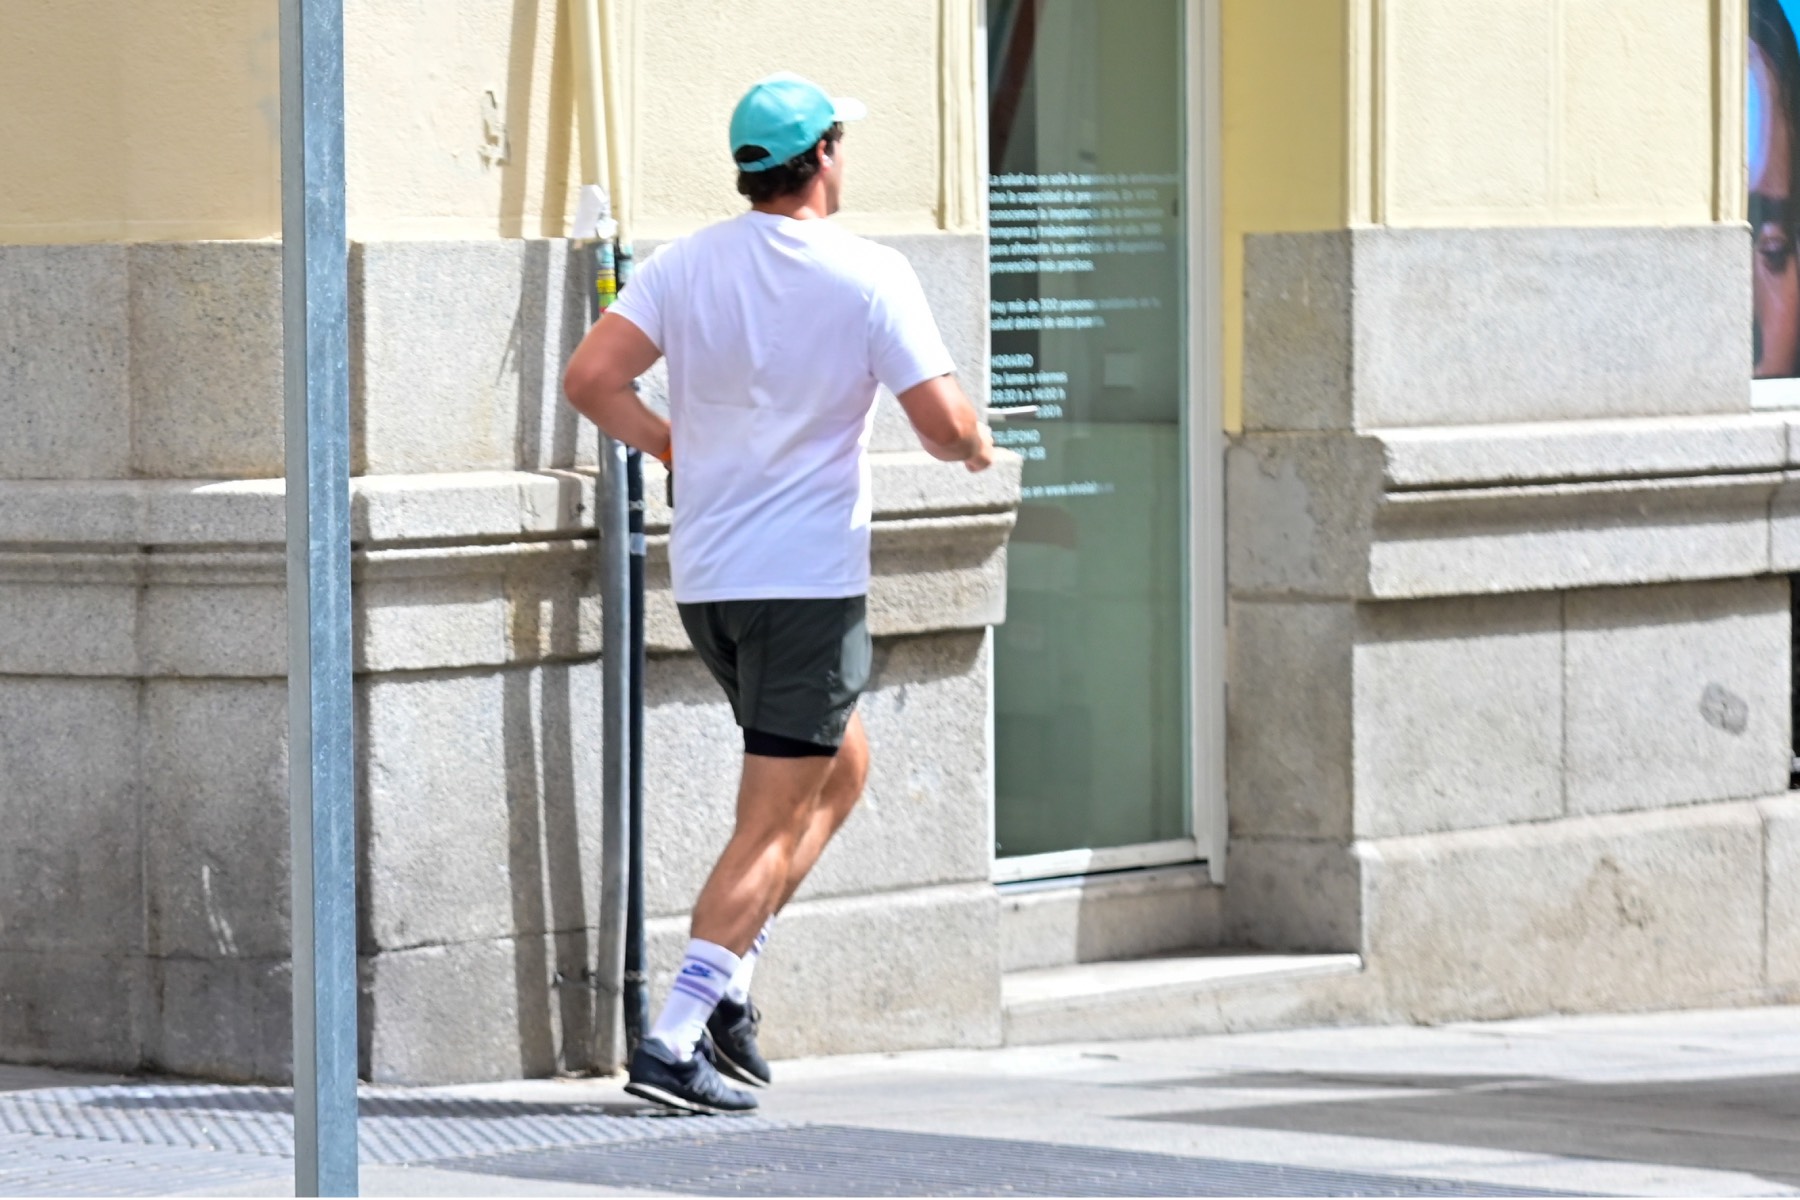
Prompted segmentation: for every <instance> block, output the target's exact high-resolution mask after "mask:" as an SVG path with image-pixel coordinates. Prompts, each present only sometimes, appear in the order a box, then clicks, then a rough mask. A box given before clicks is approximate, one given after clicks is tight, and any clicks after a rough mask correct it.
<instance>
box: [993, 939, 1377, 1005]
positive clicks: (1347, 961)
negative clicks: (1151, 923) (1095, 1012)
mask: <svg viewBox="0 0 1800 1200" xmlns="http://www.w3.org/2000/svg"><path fill="white" fill-rule="evenodd" d="M1362 969H1363V959H1362V955H1360V954H1345V953H1335V954H1282V953H1276V952H1262V951H1244V950H1187V951H1177V952H1174V953H1169V954H1158V955H1154V956H1152V957H1149V958H1135V959H1125V960H1121V961H1116V962H1095V963H1075V964H1073V965H1071V966H1065V967H1037V968H1034V969H1032V970H1027V971H1013V972H1010V973H1008V974H1006V975H1003V976H1002V977H1001V982H1000V995H1001V1002H1002V1004H1003V1006H1004V1007H1005V1008H1006V1009H1007V1011H1008V1012H1011V1011H1014V1010H1017V1009H1028V1008H1034V1007H1037V1006H1040V1005H1051V1006H1054V1005H1060V1004H1066V1003H1069V1002H1072V1001H1074V1002H1079V1001H1082V1000H1089V999H1099V998H1102V997H1112V996H1124V995H1129V994H1131V993H1135V992H1160V991H1165V990H1174V991H1184V992H1185V991H1207V990H1211V989H1214V988H1226V987H1236V986H1240V985H1253V984H1258V983H1278V982H1288V981H1290V980H1297V979H1311V978H1316V977H1319V976H1325V975H1354V974H1356V973H1357V972H1359V971H1361V970H1362Z"/></svg>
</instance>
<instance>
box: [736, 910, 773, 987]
mask: <svg viewBox="0 0 1800 1200" xmlns="http://www.w3.org/2000/svg"><path fill="white" fill-rule="evenodd" d="M773 928H775V918H774V917H770V918H769V919H768V920H767V921H764V922H763V927H762V932H761V933H759V934H757V935H756V940H755V941H754V942H751V943H750V948H749V949H748V950H746V951H744V960H743V961H742V962H740V963H738V969H737V970H736V971H735V972H733V973H732V976H731V982H730V983H728V984H726V985H725V996H726V998H727V999H729V1000H730V1001H731V1002H732V1003H733V1004H748V1003H750V977H751V976H752V975H754V974H756V960H757V959H759V958H761V957H762V952H763V947H764V946H766V945H768V944H769V931H770V930H771V929H773Z"/></svg>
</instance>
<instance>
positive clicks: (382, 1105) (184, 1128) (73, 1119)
mask: <svg viewBox="0 0 1800 1200" xmlns="http://www.w3.org/2000/svg"><path fill="white" fill-rule="evenodd" d="M360 1112H361V1120H360V1121H359V1122H358V1133H359V1138H358V1141H359V1144H360V1148H361V1153H362V1161H364V1162H368V1163H384V1164H401V1163H417V1162H424V1161H428V1160H431V1159H438V1158H446V1157H454V1156H458V1155H464V1154H481V1153H491V1152H494V1151H505V1150H532V1149H540V1148H543V1147H548V1146H570V1145H586V1144H604V1143H613V1142H638V1141H649V1140H660V1139H663V1138H670V1137H686V1136H691V1135H692V1133H693V1122H692V1121H686V1122H684V1121H683V1120H681V1119H680V1118H658V1117H653V1116H645V1115H643V1110H642V1109H640V1108H639V1107H638V1106H636V1105H626V1104H618V1105H600V1104H573V1103H571V1104H539V1103H532V1102H527V1101H507V1100H476V1099H462V1098H458V1097H454V1096H420V1095H418V1094H417V1093H410V1092H399V1091H397V1090H387V1089H380V1088H365V1089H364V1090H363V1093H362V1098H361V1104H360ZM731 1121H732V1127H733V1128H734V1129H742V1130H745V1131H749V1130H757V1129H786V1128H791V1127H792V1124H793V1123H792V1122H784V1121H773V1120H769V1119H768V1118H763V1117H734V1118H731ZM0 1132H5V1133H14V1134H38V1135H43V1136H49V1137H56V1138H75V1139H81V1140H84V1141H99V1142H112V1143H130V1144H134V1145H140V1146H180V1147H187V1148H190V1149H195V1150H217V1151H225V1152H228V1153H234V1154H254V1155H273V1156H281V1157H286V1156H291V1155H292V1154H293V1152H294V1118H293V1098H292V1096H291V1095H290V1093H289V1092H288V1090H287V1089H285V1088H262V1087H220V1086H217V1085H210V1084H170V1083H151V1084H135V1085H124V1086H118V1085H114V1086H105V1087H78V1088H53V1089H46V1090H44V1091H31V1092H11V1093H6V1094H0Z"/></svg>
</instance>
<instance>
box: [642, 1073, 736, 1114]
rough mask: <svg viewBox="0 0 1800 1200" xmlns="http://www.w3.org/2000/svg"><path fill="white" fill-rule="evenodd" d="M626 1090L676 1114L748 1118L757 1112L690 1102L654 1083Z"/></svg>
mask: <svg viewBox="0 0 1800 1200" xmlns="http://www.w3.org/2000/svg"><path fill="white" fill-rule="evenodd" d="M625 1090H626V1091H628V1092H630V1093H631V1094H632V1095H634V1096H637V1097H639V1098H640V1099H643V1100H648V1101H650V1103H652V1104H660V1105H662V1106H663V1107H664V1108H671V1109H674V1110H675V1111H676V1112H682V1113H692V1114H695V1115H697V1116H702V1117H747V1116H749V1115H750V1114H751V1113H752V1112H754V1111H756V1110H755V1109H750V1108H715V1107H713V1106H712V1105H710V1104H703V1103H701V1102H700V1101H698V1100H689V1099H688V1098H687V1097H685V1096H677V1095H676V1094H675V1093H673V1092H665V1091H663V1090H662V1089H661V1088H659V1087H657V1086H656V1085H655V1084H653V1083H637V1082H635V1081H634V1082H631V1083H628V1084H626V1085H625Z"/></svg>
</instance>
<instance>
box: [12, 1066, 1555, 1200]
mask: <svg viewBox="0 0 1800 1200" xmlns="http://www.w3.org/2000/svg"><path fill="white" fill-rule="evenodd" d="M291 1103H292V1100H291V1097H290V1095H289V1093H288V1091H287V1090H286V1089H282V1088H255V1087H220V1086H216V1085H209V1084H173V1083H144V1084H127V1085H112V1086H104V1087H79V1088H55V1089H48V1090H44V1091H25V1092H13V1093H6V1094H0V1194H4V1195H13V1196H33V1195H69V1194H74V1193H85V1194H90V1195H122V1196H138V1195H160V1194H167V1193H170V1192H179V1191H191V1190H193V1189H195V1188H200V1187H217V1188H228V1187H232V1186H234V1185H244V1184H247V1183H248V1182H250V1181H252V1180H257V1179H267V1178H269V1177H271V1176H272V1175H276V1174H285V1173H286V1172H287V1171H288V1170H290V1169H291V1167H290V1164H289V1161H288V1160H289V1159H290V1156H291V1155H292V1153H293V1117H292V1115H291ZM361 1113H362V1119H361V1121H360V1123H359V1130H360V1134H361V1156H362V1161H363V1162H365V1163H369V1164H388V1165H400V1164H414V1165H426V1164H429V1165H431V1166H437V1167H443V1168H446V1169H450V1170H456V1171H466V1172H473V1173H477V1174H487V1175H499V1176H510V1177H512V1178H516V1179H529V1180H537V1181H541V1182H566V1183H586V1184H601V1185H609V1186H614V1187H623V1188H631V1189H637V1190H649V1191H662V1192H685V1193H689V1194H698V1195H707V1196H918V1195H932V1196H969V1195H997V1196H1009V1195H1010V1196H1069V1195H1081V1196H1318V1195H1330V1196H1551V1195H1558V1194H1559V1193H1555V1192H1545V1191H1536V1190H1531V1189H1517V1188H1503V1187H1484V1186H1481V1185H1477V1184H1468V1183H1463V1182H1458V1181H1451V1180H1438V1179H1423V1178H1412V1177H1406V1176H1393V1175H1377V1174H1367V1173H1358V1172H1347V1171H1327V1170H1314V1169H1308V1168H1299V1167H1287V1166H1281V1165H1279V1164H1274V1163H1244V1162H1233V1161H1229V1160H1224V1159H1211V1158H1190V1157H1186V1156H1182V1155H1174V1154H1151V1153H1142V1152H1135V1151H1125V1150H1109V1149H1102V1148H1095V1147H1082V1146H1063V1145H1051V1144H1044V1143H1036V1142H1021V1141H1006V1140H1000V1139H991V1138H974V1137H953V1136H945V1135H938V1134H919V1133H904V1132H895V1131H888V1130H878V1129H861V1128H855V1127H850V1126H834V1125H797V1124H795V1123H793V1122H783V1121H775V1120H771V1119H768V1118H759V1117H741V1118H730V1119H724V1118H719V1119H708V1120H682V1119H666V1118H655V1117H648V1116H645V1115H643V1112H642V1110H641V1109H637V1108H635V1107H634V1106H631V1105H628V1104H625V1103H605V1104H579V1103H567V1104H542V1103H534V1102H528V1101H505V1100H478V1099H465V1098H459V1097H453V1096H442V1095H436V1096H432V1095H420V1094H418V1093H417V1092H401V1091H398V1090H389V1089H365V1091H364V1093H363V1095H362V1099H361Z"/></svg>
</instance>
